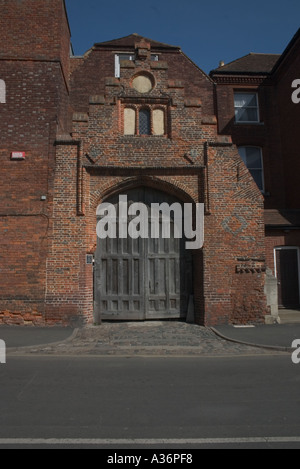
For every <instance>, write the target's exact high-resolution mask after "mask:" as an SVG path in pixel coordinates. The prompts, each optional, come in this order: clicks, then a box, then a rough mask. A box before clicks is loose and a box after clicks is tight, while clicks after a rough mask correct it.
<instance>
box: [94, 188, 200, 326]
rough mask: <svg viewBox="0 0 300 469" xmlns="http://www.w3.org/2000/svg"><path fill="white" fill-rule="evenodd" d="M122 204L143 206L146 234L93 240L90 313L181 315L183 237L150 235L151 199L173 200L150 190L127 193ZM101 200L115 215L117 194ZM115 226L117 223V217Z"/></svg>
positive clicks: (185, 282)
mask: <svg viewBox="0 0 300 469" xmlns="http://www.w3.org/2000/svg"><path fill="white" fill-rule="evenodd" d="M126 195H127V199H128V206H129V205H131V204H132V203H135V202H142V203H143V204H144V205H145V206H147V208H148V214H149V217H148V224H149V236H148V237H147V238H146V239H142V238H137V239H133V238H131V237H129V236H128V237H127V238H125V239H123V238H119V237H117V238H115V239H111V238H106V239H99V238H98V245H97V251H96V255H95V268H94V314H95V321H96V322H99V321H100V320H104V321H105V320H119V321H120V320H147V319H168V318H185V317H186V315H187V308H188V302H189V297H190V295H191V294H192V288H193V287H192V285H193V282H192V255H191V252H190V251H188V250H185V240H184V239H178V238H175V237H174V220H172V219H171V220H170V237H168V238H163V237H162V236H161V234H160V237H159V238H151V235H150V233H151V231H150V216H151V211H150V207H151V204H152V203H163V202H166V203H168V204H170V205H171V204H173V203H174V202H178V200H177V199H174V197H171V196H169V195H168V194H165V193H163V192H160V191H156V190H153V189H150V188H145V187H142V188H137V189H134V190H131V191H129V192H128V193H127V194H126ZM106 202H109V203H111V204H113V205H114V206H115V207H116V211H117V213H118V210H117V208H118V202H119V196H115V197H113V198H111V199H109V200H107V201H106ZM117 226H118V221H117Z"/></svg>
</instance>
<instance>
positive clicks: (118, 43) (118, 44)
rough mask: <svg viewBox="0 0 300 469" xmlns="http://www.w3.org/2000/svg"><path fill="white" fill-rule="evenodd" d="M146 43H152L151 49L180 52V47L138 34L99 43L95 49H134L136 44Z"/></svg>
mask: <svg viewBox="0 0 300 469" xmlns="http://www.w3.org/2000/svg"><path fill="white" fill-rule="evenodd" d="M139 41H145V42H150V44H151V48H153V49H166V48H167V49H176V50H180V47H179V46H171V45H169V44H165V43H163V42H158V41H154V40H153V39H149V38H147V37H144V36H140V35H139V34H137V33H133V34H130V35H129V36H125V37H121V38H119V39H113V40H112V41H106V42H98V43H96V44H95V47H113V48H121V49H122V48H126V47H130V48H131V47H134V45H135V44H136V42H139Z"/></svg>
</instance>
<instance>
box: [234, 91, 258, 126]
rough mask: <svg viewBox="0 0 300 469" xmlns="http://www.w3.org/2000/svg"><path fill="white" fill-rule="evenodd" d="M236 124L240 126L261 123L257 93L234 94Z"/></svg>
mask: <svg viewBox="0 0 300 469" xmlns="http://www.w3.org/2000/svg"><path fill="white" fill-rule="evenodd" d="M234 111H235V122H238V123H240V124H247V123H251V124H253V123H257V122H259V108H258V96H257V93H248V92H243V93H240V92H236V93H234Z"/></svg>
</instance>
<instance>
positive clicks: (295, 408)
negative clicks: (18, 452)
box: [0, 355, 300, 452]
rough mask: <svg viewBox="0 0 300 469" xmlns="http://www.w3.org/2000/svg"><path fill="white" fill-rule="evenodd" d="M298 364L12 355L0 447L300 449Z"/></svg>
mask: <svg viewBox="0 0 300 469" xmlns="http://www.w3.org/2000/svg"><path fill="white" fill-rule="evenodd" d="M299 385H300V364H299V365H294V364H293V363H292V361H291V358H290V356H289V355H270V356H265V355H264V356H249V357H241V358H239V357H235V358H232V357H227V358H199V357H198V358H120V357H104V358H96V357H84V358H78V357H64V358H62V357H46V356H43V357H36V356H34V357H29V358H27V357H26V358H25V357H21V356H20V357H9V358H8V360H7V363H6V364H5V365H0V396H1V399H0V448H1V449H2V448H12V447H14V448H24V447H25V448H29V447H30V448H44V447H47V448H57V447H59V448H90V447H92V448H103V449H104V448H109V449H111V450H113V452H114V451H115V450H116V449H122V448H125V449H135V450H138V449H142V448H148V449H149V448H150V449H151V448H161V449H163V448H165V449H183V450H187V449H190V448H223V447H225V448H256V447H258V448H300V393H299Z"/></svg>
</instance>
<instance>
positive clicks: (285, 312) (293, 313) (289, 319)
mask: <svg viewBox="0 0 300 469" xmlns="http://www.w3.org/2000/svg"><path fill="white" fill-rule="evenodd" d="M278 315H279V322H280V324H292V323H295V324H299V323H300V309H279V311H278Z"/></svg>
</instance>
